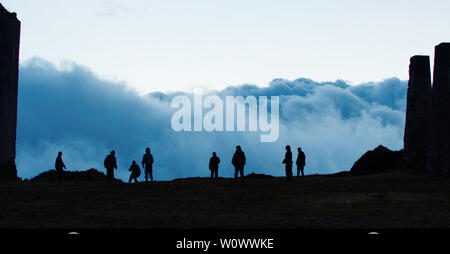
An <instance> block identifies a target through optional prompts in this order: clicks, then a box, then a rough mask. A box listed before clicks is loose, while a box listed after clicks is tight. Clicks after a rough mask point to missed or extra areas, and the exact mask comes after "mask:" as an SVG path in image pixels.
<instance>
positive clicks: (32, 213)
mask: <svg viewBox="0 0 450 254" xmlns="http://www.w3.org/2000/svg"><path fill="white" fill-rule="evenodd" d="M2 185H3V186H1V188H2V191H1V192H0V203H1V204H2V209H1V210H2V212H1V215H0V227H1V228H110V227H112V228H205V227H215V228H224V227H229V228H311V227H313V228H360V227H364V228H367V227H370V228H399V227H401V228H403V227H408V228H417V227H419V228H423V227H425V228H428V227H439V228H442V227H446V228H448V227H450V199H449V197H450V178H442V177H434V176H429V175H425V174H419V173H413V172H407V171H395V172H390V173H383V174H377V175H371V176H358V177H349V176H342V177H329V176H307V177H304V178H299V179H295V180H294V181H293V182H287V181H285V179H284V178H249V179H246V180H245V181H244V182H240V181H238V182H236V183H235V182H233V180H232V179H219V180H218V181H216V182H211V181H210V180H209V179H179V180H174V181H167V182H154V183H149V184H145V183H138V184H125V183H115V184H111V185H107V184H106V183H104V182H103V181H101V182H99V181H94V182H79V183H74V182H69V183H66V184H62V185H58V184H52V183H48V182H36V181H34V182H33V181H27V182H23V183H17V184H2Z"/></svg>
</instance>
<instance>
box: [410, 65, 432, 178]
mask: <svg viewBox="0 0 450 254" xmlns="http://www.w3.org/2000/svg"><path fill="white" fill-rule="evenodd" d="M430 103H431V72H430V57H429V56H413V57H411V59H410V65H409V82H408V95H407V105H406V123H405V136H404V149H405V150H404V158H405V160H406V163H407V165H408V167H409V168H411V167H414V168H417V169H419V170H423V171H425V170H426V166H427V164H426V162H427V151H428V133H429V132H428V126H429V121H430V106H431V105H430Z"/></svg>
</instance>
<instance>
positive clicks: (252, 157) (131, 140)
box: [16, 58, 407, 180]
mask: <svg viewBox="0 0 450 254" xmlns="http://www.w3.org/2000/svg"><path fill="white" fill-rule="evenodd" d="M406 89H407V82H405V81H401V80H398V79H396V78H392V79H387V80H384V81H382V82H378V83H367V84H361V85H357V86H350V85H348V84H347V83H346V82H345V81H340V80H338V81H336V82H323V83H319V82H315V81H312V80H309V79H304V78H301V79H297V80H293V81H289V80H284V79H275V80H273V81H272V82H271V83H270V84H269V85H268V86H267V87H258V86H255V85H241V86H231V87H228V88H226V89H224V90H222V91H209V92H208V93H210V94H216V95H218V96H220V97H224V96H226V95H234V96H238V95H240V96H244V97H245V96H248V95H253V96H261V95H265V96H280V136H279V139H278V141H277V142H274V143H260V133H259V132H174V131H173V130H172V128H171V125H170V119H171V117H172V114H173V113H174V112H175V111H176V110H175V109H172V108H170V102H171V99H172V98H173V97H174V96H175V95H179V94H184V93H183V92H178V93H171V94H164V93H151V94H149V95H147V96H139V95H138V94H137V93H136V92H135V91H133V90H132V89H130V88H128V87H127V86H126V84H123V83H114V82H110V81H105V80H101V79H99V78H98V77H97V76H95V75H94V74H93V73H92V72H91V71H89V70H88V69H86V68H84V67H82V66H79V65H76V64H73V65H71V66H70V68H66V69H65V70H60V69H57V68H56V67H55V66H53V65H51V64H50V63H48V62H46V61H45V60H42V59H37V58H36V59H33V60H30V61H28V62H27V63H25V64H23V65H22V66H21V68H20V85H19V105H18V110H19V113H18V137H17V159H16V163H17V166H18V174H19V176H20V177H23V178H30V177H33V176H35V175H37V174H39V173H40V172H43V171H45V170H48V169H50V168H53V164H54V160H55V158H56V155H57V152H58V151H60V150H61V151H63V159H64V160H65V162H66V165H67V167H68V169H69V170H85V169H88V168H97V169H99V170H104V168H103V159H104V158H105V156H106V155H107V154H108V153H109V151H110V150H112V149H114V150H116V152H117V160H118V166H119V170H118V176H119V177H120V178H121V179H123V180H125V179H127V177H128V176H129V172H128V168H129V166H130V164H131V161H132V160H137V161H138V162H140V160H141V158H142V154H143V152H144V150H145V148H146V147H151V148H152V153H153V155H154V157H155V164H154V171H155V173H154V175H155V178H156V179H157V180H170V179H173V178H179V177H189V176H207V175H208V174H209V170H208V161H209V157H210V155H211V152H213V151H216V152H217V154H218V156H219V157H220V158H221V160H222V163H221V166H220V169H219V175H221V176H227V177H229V176H232V175H233V172H234V170H233V168H232V166H231V157H232V154H233V152H234V147H235V146H236V145H238V144H239V145H241V146H242V147H243V150H244V151H245V152H246V155H247V161H248V162H247V167H246V173H251V172H255V173H265V174H272V175H283V174H284V169H283V165H282V164H281V161H282V159H283V156H284V146H285V145H287V144H289V145H291V147H293V148H294V150H296V147H298V146H301V147H302V148H303V150H304V151H305V153H306V156H307V166H306V168H305V172H306V173H308V174H316V173H319V174H323V173H333V172H338V171H342V170H348V169H349V168H350V167H351V165H352V164H353V162H354V161H355V160H357V159H358V158H359V157H360V156H361V155H362V154H363V153H364V152H365V151H367V150H369V149H373V148H374V147H375V146H377V145H379V144H383V145H385V146H387V147H389V148H391V149H400V148H401V147H402V144H403V140H402V137H403V128H404V118H405V108H406ZM186 95H187V94H186ZM189 96H190V95H189ZM294 156H296V152H294Z"/></svg>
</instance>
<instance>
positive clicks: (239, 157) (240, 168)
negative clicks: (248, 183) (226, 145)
mask: <svg viewBox="0 0 450 254" xmlns="http://www.w3.org/2000/svg"><path fill="white" fill-rule="evenodd" d="M245 162H246V159H245V154H244V152H243V151H242V150H241V146H236V152H235V153H234V155H233V159H232V160H231V163H232V164H233V166H234V181H236V180H237V176H238V172H239V173H240V174H241V179H242V180H244V165H245Z"/></svg>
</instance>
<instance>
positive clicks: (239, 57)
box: [1, 0, 450, 94]
mask: <svg viewBox="0 0 450 254" xmlns="http://www.w3.org/2000/svg"><path fill="white" fill-rule="evenodd" d="M1 3H2V4H3V5H4V6H5V7H6V8H7V9H8V10H10V11H14V12H17V13H18V17H19V19H20V20H21V21H22V44H21V63H25V62H26V61H28V60H29V59H31V58H33V57H41V58H44V59H46V60H47V61H49V62H51V63H53V64H54V65H56V66H57V67H58V68H59V69H64V68H66V66H67V65H70V63H72V62H75V63H78V64H81V65H83V66H86V67H88V68H90V69H91V70H92V71H93V72H95V73H96V74H97V75H98V76H99V77H101V78H103V79H107V80H110V81H115V82H125V83H126V84H127V85H128V86H129V87H132V88H133V89H136V90H137V91H138V92H139V93H140V94H145V93H147V92H154V91H163V92H168V91H191V90H193V89H194V88H197V87H207V88H210V89H224V88H226V87H228V86H230V85H238V84H256V85H258V86H268V84H269V83H270V82H271V81H272V80H273V79H275V78H284V79H290V80H292V79H297V78H299V77H305V78H310V79H313V80H317V81H319V82H322V81H335V80H338V79H342V80H346V81H347V82H348V83H349V84H352V85H357V84H360V83H364V82H369V81H382V80H384V79H386V78H390V77H398V78H400V79H403V80H405V79H407V78H408V64H409V58H410V57H411V56H413V55H416V54H427V55H430V56H431V59H433V51H434V46H435V45H437V44H438V43H440V42H442V41H448V35H449V34H450V19H449V18H448V11H449V10H450V2H449V1H446V0H436V1H417V0H408V1H406V0H405V1H403V0H398V1H393V0H389V1H388V0H378V1H351V0H342V1H334V0H315V1H289V0H280V1H269V0H258V1H255V0H245V1H242V0H227V1H221V0H217V1H208V0H190V1H184V0H176V1H175V0H164V1H152V0H145V1H144V0H129V1H121V0H77V1H66V0H65V1H60V0H40V1H35V0H2V1H1Z"/></svg>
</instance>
